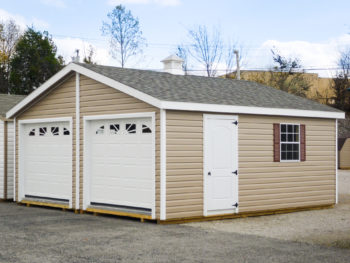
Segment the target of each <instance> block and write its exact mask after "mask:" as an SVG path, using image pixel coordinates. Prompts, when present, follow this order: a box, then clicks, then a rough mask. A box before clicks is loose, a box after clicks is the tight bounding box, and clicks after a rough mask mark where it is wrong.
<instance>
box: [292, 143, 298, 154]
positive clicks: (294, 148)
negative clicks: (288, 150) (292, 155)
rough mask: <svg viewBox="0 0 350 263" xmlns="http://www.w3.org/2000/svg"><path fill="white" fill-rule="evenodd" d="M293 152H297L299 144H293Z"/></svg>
mask: <svg viewBox="0 0 350 263" xmlns="http://www.w3.org/2000/svg"><path fill="white" fill-rule="evenodd" d="M293 151H294V152H299V144H293Z"/></svg>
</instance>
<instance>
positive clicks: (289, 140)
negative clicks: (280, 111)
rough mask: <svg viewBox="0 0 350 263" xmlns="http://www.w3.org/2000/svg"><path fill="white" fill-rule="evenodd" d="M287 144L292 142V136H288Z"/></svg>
mask: <svg viewBox="0 0 350 263" xmlns="http://www.w3.org/2000/svg"><path fill="white" fill-rule="evenodd" d="M287 136H288V142H293V134H288V135H287Z"/></svg>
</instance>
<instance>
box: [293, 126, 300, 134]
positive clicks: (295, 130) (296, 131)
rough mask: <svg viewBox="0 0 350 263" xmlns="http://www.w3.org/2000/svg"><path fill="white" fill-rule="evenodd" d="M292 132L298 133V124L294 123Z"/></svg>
mask: <svg viewBox="0 0 350 263" xmlns="http://www.w3.org/2000/svg"><path fill="white" fill-rule="evenodd" d="M294 133H299V125H294Z"/></svg>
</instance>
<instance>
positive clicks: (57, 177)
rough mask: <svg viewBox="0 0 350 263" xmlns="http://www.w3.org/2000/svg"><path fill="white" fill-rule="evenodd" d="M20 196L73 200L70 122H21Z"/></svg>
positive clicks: (63, 200)
mask: <svg viewBox="0 0 350 263" xmlns="http://www.w3.org/2000/svg"><path fill="white" fill-rule="evenodd" d="M20 125H21V126H20V130H21V134H20V136H21V138H20V145H19V147H20V152H19V154H20V166H19V167H20V177H21V180H20V186H19V187H20V189H21V198H35V199H37V198H39V199H47V200H53V201H60V202H65V203H67V204H68V203H69V204H70V203H71V196H72V132H71V127H70V122H68V121H67V122H41V123H22V124H20Z"/></svg>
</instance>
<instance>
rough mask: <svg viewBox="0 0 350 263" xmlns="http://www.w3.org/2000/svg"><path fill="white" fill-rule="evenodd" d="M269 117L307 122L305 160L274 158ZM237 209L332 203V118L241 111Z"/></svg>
mask: <svg viewBox="0 0 350 263" xmlns="http://www.w3.org/2000/svg"><path fill="white" fill-rule="evenodd" d="M273 123H301V124H305V126H306V161H305V162H277V163H276V162H273V144H272V142H273V129H272V126H273ZM238 137H239V201H240V212H250V211H259V210H270V209H282V208H291V207H302V206H316V205H326V204H334V203H335V138H336V136H335V121H334V120H323V119H309V118H285V117H280V118H278V117H265V116H249V115H241V116H239V135H238Z"/></svg>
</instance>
